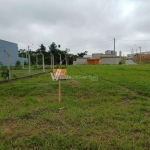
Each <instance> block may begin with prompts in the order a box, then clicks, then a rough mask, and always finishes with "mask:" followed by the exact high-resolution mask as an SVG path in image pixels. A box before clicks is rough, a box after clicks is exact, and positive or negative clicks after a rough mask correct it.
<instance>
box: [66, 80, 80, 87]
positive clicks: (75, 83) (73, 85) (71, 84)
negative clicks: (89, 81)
mask: <svg viewBox="0 0 150 150" xmlns="http://www.w3.org/2000/svg"><path fill="white" fill-rule="evenodd" d="M67 83H68V84H69V85H70V86H72V87H76V86H81V83H79V82H78V81H75V80H72V81H69V82H67Z"/></svg>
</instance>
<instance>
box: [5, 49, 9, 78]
mask: <svg viewBox="0 0 150 150" xmlns="http://www.w3.org/2000/svg"><path fill="white" fill-rule="evenodd" d="M4 52H5V53H6V55H7V63H8V73H9V74H8V80H10V54H9V53H8V52H7V51H6V50H4Z"/></svg>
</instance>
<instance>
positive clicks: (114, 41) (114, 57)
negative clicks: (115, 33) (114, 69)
mask: <svg viewBox="0 0 150 150" xmlns="http://www.w3.org/2000/svg"><path fill="white" fill-rule="evenodd" d="M115 55H116V53H115V38H114V58H115Z"/></svg>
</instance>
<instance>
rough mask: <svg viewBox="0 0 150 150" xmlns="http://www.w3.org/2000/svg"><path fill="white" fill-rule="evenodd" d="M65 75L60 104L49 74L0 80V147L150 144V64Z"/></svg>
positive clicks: (140, 149) (78, 69)
mask: <svg viewBox="0 0 150 150" xmlns="http://www.w3.org/2000/svg"><path fill="white" fill-rule="evenodd" d="M68 75H69V76H71V77H72V79H68V80H66V81H61V83H62V102H61V104H58V96H57V93H58V82H54V81H52V79H51V76H50V74H44V75H41V76H38V77H34V78H29V79H21V80H18V81H13V82H11V83H7V84H2V85H0V149H2V150H3V149H6V150H8V149H44V150H46V149H47V150H50V149H57V150H59V149H61V150H62V149H64V150H66V149H72V150H75V149H81V150H88V149H91V150H92V149H93V150H96V149H100V150H101V149H108V150H110V149H111V150H112V149H114V150H116V149H119V150H120V149H124V150H133V149H135V150H144V149H145V150H148V149H150V89H149V88H150V65H136V66H125V65H122V66H121V65H120V66H119V65H105V66H104V65H101V66H97V65H93V66H70V67H68ZM97 79H98V80H97Z"/></svg>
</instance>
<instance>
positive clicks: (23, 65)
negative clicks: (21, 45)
mask: <svg viewBox="0 0 150 150" xmlns="http://www.w3.org/2000/svg"><path fill="white" fill-rule="evenodd" d="M22 69H24V57H23V55H22Z"/></svg>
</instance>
